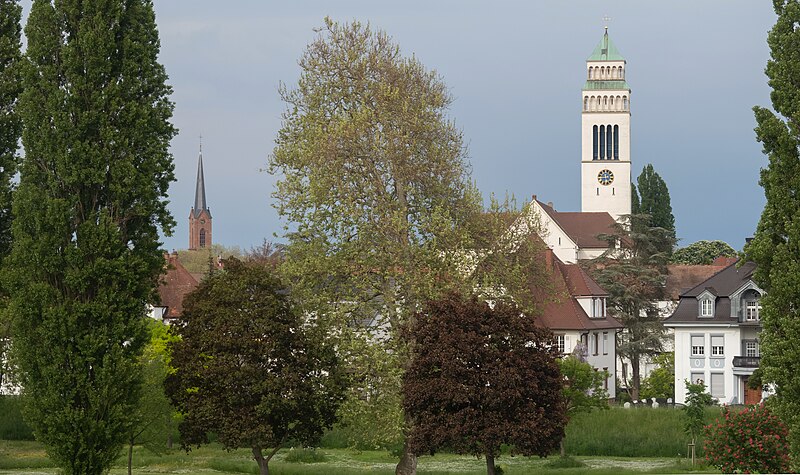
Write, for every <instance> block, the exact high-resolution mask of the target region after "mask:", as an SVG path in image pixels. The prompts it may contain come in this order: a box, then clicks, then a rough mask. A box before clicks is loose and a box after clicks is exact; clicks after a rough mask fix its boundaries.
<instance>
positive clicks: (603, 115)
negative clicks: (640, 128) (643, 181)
mask: <svg viewBox="0 0 800 475" xmlns="http://www.w3.org/2000/svg"><path fill="white" fill-rule="evenodd" d="M625 69H626V66H625V58H623V57H622V56H621V55H620V54H619V51H617V48H616V47H615V46H614V44H613V43H612V42H611V39H610V38H609V37H608V27H606V31H605V34H604V35H603V39H602V40H601V41H600V44H599V45H597V47H596V48H595V49H594V52H592V55H591V56H590V57H589V59H588V60H586V74H587V80H586V84H585V85H584V86H583V112H582V114H581V122H582V124H581V142H582V146H581V211H583V212H597V211H607V212H608V213H609V214H610V215H611V216H612V217H613V218H614V219H615V220H619V217H620V216H621V215H625V214H630V213H631V110H630V105H631V89H630V87H629V86H628V83H627V82H626V81H625Z"/></svg>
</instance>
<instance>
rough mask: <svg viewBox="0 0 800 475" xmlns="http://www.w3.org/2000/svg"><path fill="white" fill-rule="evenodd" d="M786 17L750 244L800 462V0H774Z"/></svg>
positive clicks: (777, 44)
mask: <svg viewBox="0 0 800 475" xmlns="http://www.w3.org/2000/svg"><path fill="white" fill-rule="evenodd" d="M773 5H774V8H775V13H777V15H778V19H777V21H776V23H775V26H774V27H773V28H772V30H771V31H770V33H769V36H768V37H767V43H768V44H769V47H770V51H771V59H770V60H769V61H768V62H767V69H766V74H767V77H769V85H770V87H772V93H771V95H770V97H771V99H772V107H773V109H774V112H773V111H771V110H769V109H766V108H763V107H755V108H754V109H753V110H754V111H755V117H756V121H757V122H758V126H757V127H756V137H757V139H758V141H759V142H761V144H762V145H763V150H764V153H765V154H766V155H767V156H768V157H769V165H768V166H767V167H766V168H764V169H762V170H761V181H760V183H761V186H762V187H764V194H765V195H766V198H767V202H766V205H765V206H764V211H763V212H762V214H761V220H760V221H759V223H758V228H757V230H756V234H755V237H754V239H753V240H752V241H751V242H750V243H749V244H748V245H747V246H746V248H745V253H746V255H747V257H748V258H749V259H752V260H753V261H755V262H756V263H757V264H758V268H757V270H756V274H755V279H756V281H757V282H758V284H759V286H761V287H762V288H763V289H764V290H765V291H766V295H765V296H764V297H763V298H762V300H761V303H762V306H763V309H762V313H761V319H762V322H763V325H764V330H763V332H762V333H761V336H760V343H761V366H762V368H763V370H764V380H765V382H769V383H773V384H774V386H775V391H776V394H775V398H774V399H773V398H770V399H771V400H772V402H773V403H774V406H773V407H774V408H775V410H776V413H777V414H778V415H779V416H780V417H781V418H782V419H783V420H784V421H785V422H786V423H787V425H788V426H789V430H790V440H791V443H792V446H791V452H792V458H793V463H794V466H795V468H798V467H800V347H798V345H797V341H798V339H799V338H800V29H798V27H797V25H798V22H800V1H798V0H774V1H773Z"/></svg>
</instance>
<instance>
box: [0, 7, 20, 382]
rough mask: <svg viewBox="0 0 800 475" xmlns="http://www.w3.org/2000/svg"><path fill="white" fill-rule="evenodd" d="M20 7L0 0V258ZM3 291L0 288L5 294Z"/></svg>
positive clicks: (12, 159)
mask: <svg viewBox="0 0 800 475" xmlns="http://www.w3.org/2000/svg"><path fill="white" fill-rule="evenodd" d="M21 16H22V8H21V7H20V5H19V3H18V2H17V0H0V259H2V258H4V257H6V256H7V255H8V251H9V249H10V245H11V192H12V189H13V186H12V182H11V179H12V178H13V177H14V174H15V173H16V172H17V165H18V156H17V148H18V147H19V138H20V134H21V133H22V122H21V121H20V118H19V114H17V110H16V109H17V101H18V99H19V94H20V92H21V91H22V79H21V78H20V69H19V64H20V59H21V53H20V46H21V45H20V34H21V28H20V19H21ZM5 295H6V292H5V291H2V292H0V298H3V299H4V298H5ZM10 323H11V318H10V315H9V314H8V313H7V312H0V387H2V386H3V384H4V383H5V382H6V378H7V374H8V371H7V366H6V363H7V361H8V359H7V351H6V350H7V346H8V342H9V341H10V340H9V334H10V330H11V328H10Z"/></svg>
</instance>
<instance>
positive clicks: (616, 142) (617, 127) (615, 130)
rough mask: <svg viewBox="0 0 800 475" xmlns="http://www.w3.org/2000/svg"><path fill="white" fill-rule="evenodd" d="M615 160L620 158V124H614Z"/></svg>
mask: <svg viewBox="0 0 800 475" xmlns="http://www.w3.org/2000/svg"><path fill="white" fill-rule="evenodd" d="M614 160H619V126H618V125H615V126H614Z"/></svg>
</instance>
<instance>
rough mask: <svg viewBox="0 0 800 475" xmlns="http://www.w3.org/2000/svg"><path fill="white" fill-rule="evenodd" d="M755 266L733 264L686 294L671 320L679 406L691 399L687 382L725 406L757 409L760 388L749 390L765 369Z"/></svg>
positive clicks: (669, 322)
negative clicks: (750, 382)
mask: <svg viewBox="0 0 800 475" xmlns="http://www.w3.org/2000/svg"><path fill="white" fill-rule="evenodd" d="M754 270H755V264H754V263H752V262H746V263H744V264H741V265H738V263H733V264H730V265H728V266H726V267H724V268H723V269H722V270H720V271H719V272H717V273H716V274H714V275H712V276H711V277H709V278H708V279H706V280H704V281H703V282H701V283H700V284H698V285H696V286H695V287H693V288H691V289H689V290H687V291H685V292H683V293H681V295H680V300H679V301H678V306H677V307H676V308H675V311H674V312H673V313H672V315H670V316H669V317H668V318H667V319H666V320H665V321H664V326H666V327H668V328H671V329H672V330H673V332H674V336H675V340H674V341H675V393H676V394H675V401H676V402H678V403H684V402H685V399H686V394H685V389H684V388H685V384H684V381H685V380H688V381H692V382H694V383H697V382H703V383H704V384H705V385H706V388H707V390H708V391H709V392H710V393H711V395H712V396H713V397H714V398H716V399H718V400H719V402H720V403H723V404H757V403H759V402H760V401H761V399H762V392H761V390H760V389H756V390H752V389H750V388H748V380H749V378H750V377H751V376H752V374H753V371H755V370H756V369H757V368H758V366H759V359H760V358H759V357H760V350H759V334H760V332H761V317H760V312H761V304H760V299H761V296H763V295H764V291H763V290H762V289H761V288H759V287H758V285H757V284H756V283H755V282H754V281H753V279H752V276H753V271H754Z"/></svg>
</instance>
